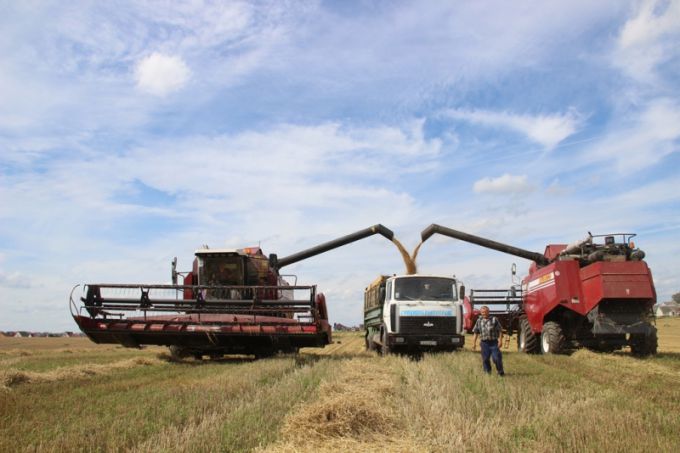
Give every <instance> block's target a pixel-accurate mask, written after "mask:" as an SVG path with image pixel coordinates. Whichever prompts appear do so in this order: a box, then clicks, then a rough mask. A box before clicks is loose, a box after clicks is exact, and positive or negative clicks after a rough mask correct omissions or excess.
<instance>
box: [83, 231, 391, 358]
mask: <svg viewBox="0 0 680 453" xmlns="http://www.w3.org/2000/svg"><path fill="white" fill-rule="evenodd" d="M373 234H380V235H382V236H385V237H386V238H388V239H392V236H393V234H392V232H391V231H390V230H388V229H387V228H385V227H384V226H382V225H376V226H373V227H371V228H367V229H365V230H361V231H358V232H356V233H353V234H351V235H348V236H344V237H342V238H339V239H336V240H334V241H330V242H327V243H324V244H321V245H319V246H317V247H314V248H311V249H308V250H305V251H303V252H300V253H297V254H294V255H290V256H288V257H284V258H281V259H278V258H277V256H276V255H270V256H269V258H267V257H266V256H265V255H264V254H263V253H262V250H260V248H259V247H253V248H246V249H240V250H224V249H207V248H206V249H201V250H198V251H196V256H195V259H194V262H193V268H192V270H191V271H190V272H186V273H179V272H177V270H176V260H174V261H173V263H172V281H173V284H172V285H153V284H151V285H148V284H86V285H83V286H82V288H81V287H80V285H78V286H76V287H75V288H74V289H73V291H72V292H71V297H70V306H71V314H72V315H73V318H74V320H75V321H76V323H77V324H78V326H79V327H80V329H81V330H82V331H83V332H84V333H85V334H87V336H88V337H89V338H90V339H91V340H92V341H94V342H95V343H118V344H122V345H124V346H128V347H139V346H142V345H162V346H169V347H170V350H171V352H172V354H173V355H174V356H176V357H178V358H181V357H185V356H194V357H197V358H200V357H202V356H204V355H208V356H210V357H213V358H216V357H221V356H222V355H224V354H253V355H256V356H268V355H272V354H275V353H277V352H279V351H282V352H295V351H297V349H298V348H300V347H323V346H325V345H326V344H328V343H330V341H331V328H330V325H329V323H328V312H327V309H326V301H325V298H324V295H323V294H321V293H318V292H317V289H316V286H300V285H290V284H289V283H288V282H287V281H286V280H284V279H283V278H282V276H281V275H280V274H279V269H280V268H281V267H283V266H287V265H289V264H292V263H295V262H298V261H300V260H303V259H306V258H309V257H312V256H315V255H318V254H320V253H323V252H326V251H328V250H332V249H334V248H337V247H340V246H342V245H345V244H348V243H350V242H354V241H357V240H359V239H362V238H365V237H367V236H370V235H373ZM179 278H181V279H182V284H178V280H179ZM79 290H80V291H82V294H80V296H79V297H77V295H76V292H77V291H79Z"/></svg>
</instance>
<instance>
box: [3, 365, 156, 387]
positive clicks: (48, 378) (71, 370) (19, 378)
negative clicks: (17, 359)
mask: <svg viewBox="0 0 680 453" xmlns="http://www.w3.org/2000/svg"><path fill="white" fill-rule="evenodd" d="M158 362H159V360H158V359H153V358H150V357H135V358H133V359H127V360H120V361H118V362H114V363H108V364H104V365H98V364H88V365H76V366H71V367H62V368H57V369H55V370H52V371H47V372H44V373H39V372H35V371H22V370H16V369H11V368H10V369H7V370H2V371H0V387H2V388H4V389H9V388H12V387H15V386H17V385H20V384H28V383H42V382H55V381H65V380H69V379H79V378H85V377H90V376H95V375H101V374H108V373H111V372H113V371H118V370H123V369H128V368H133V367H136V366H140V365H154V364H156V363H158Z"/></svg>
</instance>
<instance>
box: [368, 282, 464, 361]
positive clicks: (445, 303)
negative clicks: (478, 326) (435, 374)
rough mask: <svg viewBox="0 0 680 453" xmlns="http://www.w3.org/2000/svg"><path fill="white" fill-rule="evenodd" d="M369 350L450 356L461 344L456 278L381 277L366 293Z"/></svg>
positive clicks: (461, 333) (384, 352) (460, 310)
mask: <svg viewBox="0 0 680 453" xmlns="http://www.w3.org/2000/svg"><path fill="white" fill-rule="evenodd" d="M364 325H365V328H366V347H367V349H371V350H373V349H375V350H377V349H379V350H380V351H382V353H383V354H388V353H390V352H422V351H453V350H456V349H458V348H461V347H462V346H463V344H464V343H465V337H464V336H463V304H462V302H461V301H460V300H459V298H458V283H457V281H456V279H455V278H452V277H441V276H432V275H400V276H396V275H395V276H392V277H388V276H381V277H379V278H378V279H376V280H375V281H374V282H373V283H371V285H369V287H368V288H366V291H365V293H364Z"/></svg>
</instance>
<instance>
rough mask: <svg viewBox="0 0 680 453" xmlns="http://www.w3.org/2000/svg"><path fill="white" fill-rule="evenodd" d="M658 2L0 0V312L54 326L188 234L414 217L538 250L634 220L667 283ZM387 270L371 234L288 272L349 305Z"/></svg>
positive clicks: (262, 233)
mask: <svg viewBox="0 0 680 453" xmlns="http://www.w3.org/2000/svg"><path fill="white" fill-rule="evenodd" d="M677 16H678V4H677V2H627V1H619V0H603V1H598V2H592V1H589V0H576V1H575V2H563V3H559V2H540V1H530V2H529V3H524V4H520V5H518V4H516V3H509V2H505V1H493V2H491V3H485V4H484V5H481V4H479V3H478V2H428V3H424V4H420V3H419V4H414V3H394V2H392V3H390V2H382V3H380V2H378V3H375V2H372V3H370V4H365V3H361V4H351V5H348V4H346V3H345V2H316V1H310V2H294V3H282V2H277V1H267V0H265V1H262V2H240V1H234V2H228V3H224V2H212V1H199V2H189V3H174V4H171V3H168V2H165V1H159V2H156V1H149V2H125V1H123V2H117V3H115V4H109V3H103V2H99V3H81V4H73V5H69V6H64V4H63V2H52V3H50V2H49V1H48V2H42V3H40V4H39V5H38V4H35V3H26V2H14V3H8V4H7V5H6V7H5V8H3V14H2V15H0V29H2V30H3V38H5V39H3V40H1V41H0V66H1V67H2V71H0V205H1V206H2V208H0V258H1V259H0V290H1V291H2V293H3V296H5V297H4V298H3V300H4V301H0V305H2V312H3V314H6V316H3V317H2V319H0V328H8V329H16V328H20V327H22V328H24V327H25V328H28V327H30V324H31V323H33V322H43V321H36V320H38V319H41V318H40V317H38V316H35V315H34V314H35V313H37V312H39V311H43V310H53V312H54V313H55V317H54V319H55V320H52V319H49V320H45V321H44V324H45V325H47V324H49V323H57V322H58V323H59V325H60V326H64V328H65V327H68V328H73V325H72V323H71V321H70V320H69V319H68V314H67V312H66V310H64V309H63V306H64V298H65V295H66V294H67V293H68V289H70V287H71V286H72V285H73V284H75V283H77V282H80V281H83V280H108V281H159V280H160V281H167V278H168V275H169V273H168V269H169V261H170V259H172V257H173V256H178V258H179V261H180V265H181V266H184V265H185V264H187V263H188V262H189V260H190V258H191V256H192V253H193V249H194V248H195V247H197V246H199V245H200V244H203V243H209V244H211V245H225V246H229V247H238V246H244V245H251V244H256V243H261V244H262V246H263V247H264V248H265V250H266V251H267V252H276V253H279V254H286V253H289V252H290V253H292V252H295V251H298V250H300V249H302V248H305V247H309V246H312V245H315V244H318V243H319V242H323V241H326V240H328V239H331V238H333V237H336V236H338V235H344V234H347V233H348V232H351V231H353V230H355V229H358V228H364V227H366V226H368V225H371V224H374V223H376V222H382V223H385V224H386V225H387V226H389V227H391V228H393V229H394V230H395V231H396V232H397V235H398V236H399V238H400V239H401V240H402V241H403V242H404V243H405V244H406V245H407V247H409V248H411V247H414V246H415V245H416V244H417V240H418V232H419V231H420V229H422V227H423V226H425V225H426V224H429V223H431V222H437V223H442V224H445V225H450V226H452V227H454V228H459V229H462V230H464V231H470V232H472V233H477V234H482V235H488V236H489V237H492V238H495V239H498V240H501V241H504V242H508V243H511V244H515V245H518V246H522V247H525V248H529V249H532V250H538V251H540V250H541V249H542V247H543V246H544V245H545V244H546V243H549V242H564V241H570V240H573V239H577V238H579V237H581V236H582V235H583V234H585V232H586V231H588V230H589V229H591V230H593V231H595V230H597V231H601V232H606V231H611V230H629V231H638V232H641V237H640V244H641V246H643V247H644V248H645V251H646V252H647V253H648V257H649V258H648V262H649V263H650V265H651V266H652V267H654V269H655V276H658V278H659V279H660V281H662V282H663V286H662V287H661V286H660V288H659V290H660V297H665V296H664V294H670V292H671V291H677V290H678V289H679V288H680V280H679V278H680V277H678V276H677V275H675V274H673V273H672V269H676V268H677V256H678V253H680V252H678V250H677V247H675V246H668V244H674V243H678V242H680V241H678V234H679V233H678V232H679V231H680V230H679V227H678V225H680V219H679V218H678V214H677V206H678V199H677V196H676V195H675V194H676V193H677V190H675V186H676V185H677V176H678V175H677V170H676V169H677V168H678V165H680V162H679V160H678V159H679V157H678V153H677V149H678V142H679V140H680V129H679V126H678V124H680V107H679V106H680V97H679V96H678V93H679V92H680V86H679V85H678V84H679V83H680V82H679V81H678V78H677V75H676V72H677V71H675V69H676V67H677V62H678V61H680V50H679V48H678V46H677V45H675V44H676V42H677V40H678V32H677V24H678V19H677ZM508 23H512V24H515V26H512V27H508ZM140 93H146V94H149V95H143V94H140ZM506 194H507V195H509V196H505V195H506ZM546 195H548V196H546ZM557 195H559V198H556V196H557ZM556 201H557V203H556ZM574 213H578V215H574ZM645 244H649V245H645ZM674 247H675V248H674ZM369 258H370V259H369ZM420 260H422V261H421V265H422V267H421V269H422V270H423V271H424V272H441V273H446V274H451V273H457V274H459V275H460V276H463V274H464V278H465V279H466V283H467V284H468V285H469V286H471V287H474V286H475V285H481V284H484V285H486V284H488V283H494V284H498V285H506V284H507V281H508V274H507V269H508V267H509V263H510V262H511V261H512V258H509V259H508V261H505V260H503V259H499V256H498V254H496V253H494V252H491V251H487V250H481V249H479V248H477V247H472V246H467V245H464V244H461V243H457V242H456V243H454V244H450V243H449V242H447V241H445V240H433V242H432V243H428V246H427V247H425V248H424V250H423V251H422V253H421V255H420ZM401 268H402V263H401V258H400V256H399V254H398V253H397V252H396V249H395V248H394V247H393V245H392V244H390V243H389V242H387V241H384V239H382V238H373V239H369V240H366V241H365V242H362V243H361V244H354V245H350V246H348V247H346V248H342V249H338V250H335V251H333V252H332V253H330V254H328V255H327V256H324V255H322V256H318V257H315V258H314V259H313V260H309V261H306V262H301V263H299V264H297V265H295V266H291V269H289V271H291V272H297V273H298V274H299V275H300V279H301V280H304V281H305V282H309V283H318V284H319V287H320V288H321V289H323V290H324V291H325V292H327V293H328V296H329V301H331V302H330V310H331V315H332V316H333V319H334V320H337V321H340V322H343V323H354V322H358V321H359V320H360V317H361V308H360V301H361V290H362V288H363V287H364V286H365V284H366V282H367V281H369V280H370V279H372V278H373V277H374V275H377V274H378V273H391V272H398V271H399V270H400V269H401ZM54 269H59V272H55V271H54ZM667 269H668V270H667ZM27 276H29V277H30V278H27ZM38 282H39V284H38ZM674 285H675V287H674ZM6 300H12V301H13V303H12V304H9V303H7V302H6ZM16 301H21V303H22V304H23V305H21V307H20V309H15V305H16ZM56 319H58V321H56Z"/></svg>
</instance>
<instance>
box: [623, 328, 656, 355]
mask: <svg viewBox="0 0 680 453" xmlns="http://www.w3.org/2000/svg"><path fill="white" fill-rule="evenodd" d="M658 344H659V341H658V338H657V336H656V329H654V331H653V332H652V334H651V335H635V336H633V338H631V341H630V350H631V352H632V353H633V355H636V356H638V357H646V356H649V355H655V354H656V350H657V347H658Z"/></svg>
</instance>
